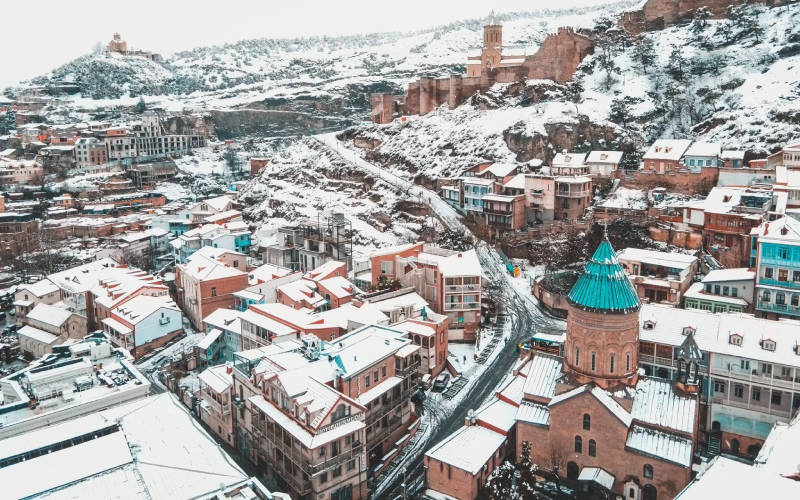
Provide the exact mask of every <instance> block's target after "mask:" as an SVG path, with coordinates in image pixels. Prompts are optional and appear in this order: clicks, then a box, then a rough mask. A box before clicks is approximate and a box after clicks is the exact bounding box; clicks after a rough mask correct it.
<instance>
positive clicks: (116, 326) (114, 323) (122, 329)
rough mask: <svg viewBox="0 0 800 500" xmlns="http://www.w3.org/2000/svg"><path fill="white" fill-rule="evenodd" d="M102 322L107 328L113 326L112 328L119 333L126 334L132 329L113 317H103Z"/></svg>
mask: <svg viewBox="0 0 800 500" xmlns="http://www.w3.org/2000/svg"><path fill="white" fill-rule="evenodd" d="M103 324H105V325H108V327H109V328H113V329H114V330H116V331H118V332H119V333H120V335H127V334H129V333H131V332H132V331H133V330H131V329H130V328H128V327H127V326H125V325H123V324H122V323H120V322H119V321H117V320H115V319H114V318H106V319H104V320H103Z"/></svg>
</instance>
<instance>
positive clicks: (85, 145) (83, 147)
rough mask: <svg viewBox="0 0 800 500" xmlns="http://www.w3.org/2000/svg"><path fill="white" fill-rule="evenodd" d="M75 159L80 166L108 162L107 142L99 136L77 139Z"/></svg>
mask: <svg viewBox="0 0 800 500" xmlns="http://www.w3.org/2000/svg"><path fill="white" fill-rule="evenodd" d="M75 161H76V163H77V164H78V168H86V167H90V166H93V165H104V164H106V163H108V149H107V148H106V143H105V142H104V141H101V140H100V139H98V138H97V137H81V138H80V139H78V140H77V141H75Z"/></svg>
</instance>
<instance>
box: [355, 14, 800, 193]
mask: <svg viewBox="0 0 800 500" xmlns="http://www.w3.org/2000/svg"><path fill="white" fill-rule="evenodd" d="M608 26H611V25H610V24H608V25H606V26H604V25H603V21H602V20H598V22H597V25H596V26H594V33H595V36H596V37H597V39H598V46H597V50H596V52H595V54H594V55H593V56H590V57H589V58H587V59H586V60H585V61H584V63H583V64H582V65H581V67H580V68H579V70H578V72H577V73H576V76H575V78H574V79H573V80H574V81H573V82H570V83H568V84H567V85H566V86H559V85H555V84H553V83H552V82H550V83H546V82H541V81H528V82H527V83H526V85H525V88H524V89H521V88H520V85H496V86H495V87H494V88H493V89H492V92H491V93H490V94H489V95H487V96H479V97H473V98H472V99H471V100H469V101H468V102H466V103H465V104H463V105H462V106H460V107H459V108H457V109H455V110H448V109H447V107H446V106H444V107H440V108H439V109H437V110H435V111H434V112H433V113H431V114H429V115H427V116H425V117H410V119H408V121H407V122H400V121H397V120H396V121H395V122H394V123H392V124H389V125H385V126H375V125H372V124H367V125H360V126H356V127H352V128H351V129H349V130H348V131H347V132H346V134H345V136H346V137H347V138H353V137H362V138H368V139H377V140H379V141H380V142H381V145H380V146H379V147H378V148H377V149H376V150H374V151H371V152H369V153H367V154H368V155H369V156H370V157H371V158H372V159H373V160H375V161H379V162H381V163H383V164H384V165H386V166H387V167H388V168H393V169H394V173H396V174H397V175H401V176H406V177H409V178H412V177H414V178H417V180H418V181H420V180H423V179H420V178H419V177H420V176H427V177H431V178H435V177H443V176H444V177H446V176H452V175H459V174H461V173H463V171H464V169H466V168H467V167H469V166H472V165H475V164H476V163H479V162H481V161H487V160H488V161H496V162H504V161H513V160H517V161H527V160H530V159H532V158H539V159H541V160H544V161H549V160H550V159H552V157H553V155H554V154H555V153H557V152H559V151H560V150H561V149H570V150H572V151H581V152H585V151H589V150H591V149H606V148H609V149H619V150H625V151H626V152H628V153H634V154H629V155H627V157H628V160H629V161H630V162H631V163H632V164H635V163H636V154H635V153H638V154H641V153H642V152H643V151H644V150H645V149H646V147H645V146H646V145H648V144H649V143H650V142H651V141H653V140H655V139H658V138H695V139H698V140H707V141H713V142H719V143H721V144H722V146H723V149H745V150H747V151H748V154H749V156H750V157H763V156H764V155H765V154H766V153H769V152H772V151H774V150H775V149H776V148H778V147H779V146H782V145H783V144H786V143H787V142H790V141H792V140H796V139H797V138H798V137H800V130H799V129H798V126H797V124H798V123H799V122H800V82H798V77H797V75H798V74H800V7H798V6H797V5H794V6H791V7H789V8H775V9H770V8H767V7H766V6H757V7H743V8H742V9H740V10H739V11H737V12H734V15H732V16H731V18H730V19H722V20H710V19H709V20H705V21H704V22H703V23H702V24H701V23H700V22H699V21H695V22H694V23H693V24H689V25H686V26H680V27H671V28H668V29H666V30H664V31H660V32H653V33H648V34H646V35H645V36H644V37H643V39H642V41H635V42H634V43H633V45H632V44H631V40H628V39H624V38H623V37H621V36H620V35H619V34H618V33H616V32H615V30H611V31H610V32H606V28H607V27H608ZM575 82H579V84H578V85H575ZM576 87H577V88H582V90H581V91H580V92H579V95H577V97H575V93H574V92H572V93H571V92H570V89H574V88H576Z"/></svg>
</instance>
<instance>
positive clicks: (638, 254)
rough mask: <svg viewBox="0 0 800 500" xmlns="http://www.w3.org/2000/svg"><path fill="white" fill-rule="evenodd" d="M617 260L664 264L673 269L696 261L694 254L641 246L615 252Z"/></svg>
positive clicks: (684, 267)
mask: <svg viewBox="0 0 800 500" xmlns="http://www.w3.org/2000/svg"><path fill="white" fill-rule="evenodd" d="M617 258H618V260H619V261H620V262H621V261H632V262H641V263H643V264H651V265H654V266H664V267H670V268H675V269H681V270H684V269H688V268H689V267H691V265H692V264H694V263H695V262H696V261H697V257H695V256H694V255H687V254H685V253H677V252H659V251H658V250H644V249H641V248H626V249H624V250H622V251H621V252H619V253H618V254H617Z"/></svg>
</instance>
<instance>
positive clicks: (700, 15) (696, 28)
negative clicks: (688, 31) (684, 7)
mask: <svg viewBox="0 0 800 500" xmlns="http://www.w3.org/2000/svg"><path fill="white" fill-rule="evenodd" d="M710 17H711V12H709V10H708V9H707V8H706V7H700V8H698V9H697V11H696V12H695V14H694V20H692V32H693V33H694V34H696V35H699V34H700V33H702V32H703V30H705V29H706V26H708V19H709V18H710Z"/></svg>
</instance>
